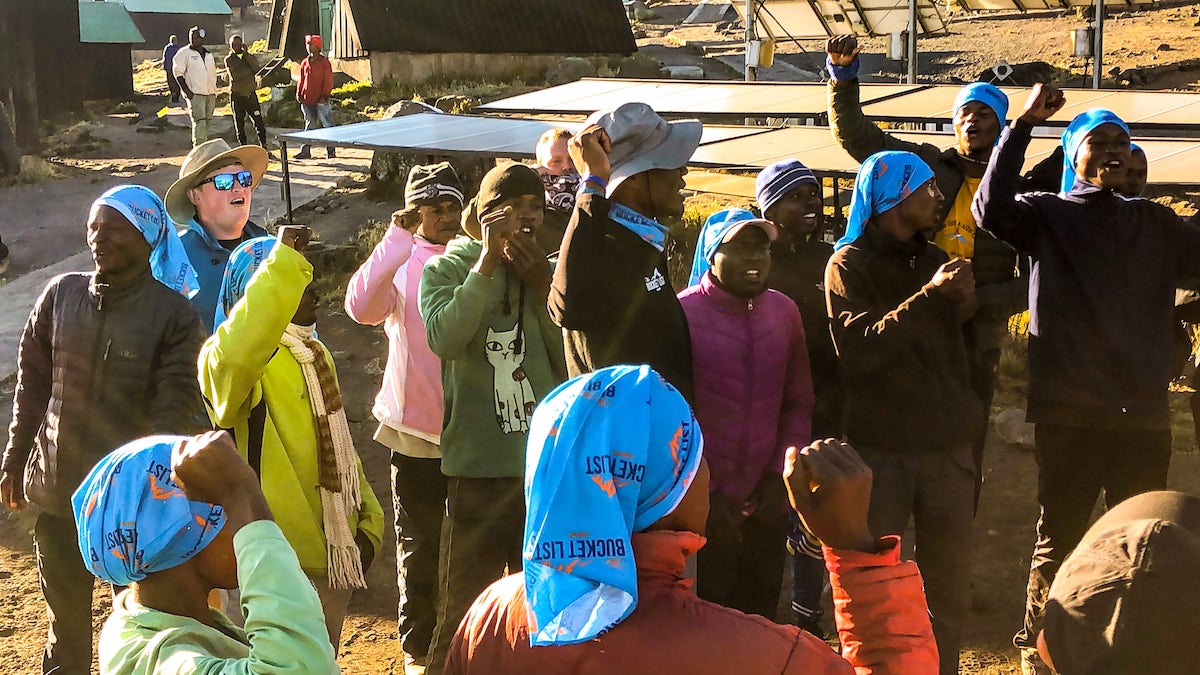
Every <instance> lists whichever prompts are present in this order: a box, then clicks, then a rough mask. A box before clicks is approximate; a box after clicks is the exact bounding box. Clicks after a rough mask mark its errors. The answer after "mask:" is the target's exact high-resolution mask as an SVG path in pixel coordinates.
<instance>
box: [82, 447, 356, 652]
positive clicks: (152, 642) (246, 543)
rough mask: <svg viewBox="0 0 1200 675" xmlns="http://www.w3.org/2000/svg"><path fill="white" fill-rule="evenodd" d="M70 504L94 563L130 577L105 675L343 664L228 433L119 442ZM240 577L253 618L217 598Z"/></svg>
mask: <svg viewBox="0 0 1200 675" xmlns="http://www.w3.org/2000/svg"><path fill="white" fill-rule="evenodd" d="M71 509H72V512H73V514H74V517H75V521H76V523H77V524H78V530H79V536H78V538H77V539H75V540H74V542H73V543H75V545H76V546H77V552H78V554H81V555H82V556H83V558H82V559H83V561H84V563H85V564H86V566H87V570H88V571H89V572H90V573H91V574H94V575H96V576H97V577H99V578H100V579H101V580H102V581H107V582H108V583H110V584H112V585H113V587H114V588H125V587H127V588H125V590H122V591H121V592H120V593H119V594H118V595H117V596H116V597H115V598H113V611H112V614H110V615H109V617H108V619H107V620H106V621H105V622H104V629H103V630H102V631H101V633H100V642H99V652H100V673H101V675H151V674H153V673H165V672H171V673H179V674H181V675H182V674H185V673H217V672H220V673H251V672H261V670H260V669H259V666H260V665H261V664H267V663H269V664H272V666H273V668H275V669H277V670H281V671H290V672H305V673H334V672H337V663H336V661H335V660H334V654H333V648H332V646H331V645H330V644H329V640H328V639H327V636H326V634H325V624H324V622H323V621H322V620H321V602H320V599H319V598H318V597H317V592H316V590H315V589H313V587H312V584H310V583H309V582H308V579H307V578H306V577H305V576H304V572H303V570H301V569H300V562H299V561H298V560H297V559H296V554H295V553H294V552H293V551H292V547H291V546H290V545H289V544H288V542H287V539H285V538H284V536H283V532H282V531H280V529H279V526H278V525H276V524H275V521H274V519H273V517H272V514H271V509H270V507H268V506H267V500H266V498H265V497H264V496H263V493H262V489H261V488H260V487H259V483H258V476H257V475H256V474H255V473H254V471H253V470H252V469H251V468H250V466H249V465H248V464H247V463H246V460H244V459H242V457H240V456H239V455H238V453H237V446H235V445H234V443H233V440H232V439H231V438H230V436H229V434H228V433H226V432H223V431H210V432H208V433H205V434H203V435H200V436H195V437H189V436H173V435H172V436H148V437H146V438H141V439H138V440H135V441H132V442H130V443H128V444H126V445H124V446H122V447H120V448H117V449H116V450H114V451H113V452H111V453H109V454H108V455H107V456H105V457H104V459H102V460H101V461H100V463H99V464H97V465H96V466H95V468H93V469H92V470H91V471H90V472H89V473H88V475H87V477H86V478H84V480H83V483H81V484H80V486H79V489H78V490H76V491H75V494H74V495H73V496H72V497H71ZM239 587H240V588H241V592H242V600H243V606H242V609H243V610H244V611H245V614H246V622H245V628H244V629H243V628H239V627H238V626H236V625H234V624H233V623H232V622H231V621H230V620H229V618H228V617H226V616H225V615H224V614H222V613H220V612H219V611H216V610H213V609H210V608H209V605H208V595H209V593H210V592H211V591H212V590H214V589H218V588H223V589H230V588H239ZM89 588H90V586H89ZM90 637H91V633H90V631H89V633H88V638H89V639H90ZM71 672H82V673H86V672H88V668H86V667H85V668H84V669H83V670H80V671H71Z"/></svg>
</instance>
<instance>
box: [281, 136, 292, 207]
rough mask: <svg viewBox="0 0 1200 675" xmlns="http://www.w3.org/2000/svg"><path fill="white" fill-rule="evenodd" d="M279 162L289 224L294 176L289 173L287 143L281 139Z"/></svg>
mask: <svg viewBox="0 0 1200 675" xmlns="http://www.w3.org/2000/svg"><path fill="white" fill-rule="evenodd" d="M279 162H280V164H282V165H283V185H282V186H281V187H282V189H283V203H284V204H286V205H287V222H288V223H289V224H290V223H291V222H292V174H291V172H290V171H288V149H287V141H285V140H283V139H282V138H281V139H279Z"/></svg>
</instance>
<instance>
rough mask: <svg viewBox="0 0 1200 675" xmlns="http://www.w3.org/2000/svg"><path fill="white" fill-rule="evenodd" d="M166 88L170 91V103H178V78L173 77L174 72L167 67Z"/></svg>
mask: <svg viewBox="0 0 1200 675" xmlns="http://www.w3.org/2000/svg"><path fill="white" fill-rule="evenodd" d="M167 90H168V91H170V92H171V103H179V95H180V93H182V92H180V90H179V80H176V79H175V74H174V73H172V72H171V70H170V69H167Z"/></svg>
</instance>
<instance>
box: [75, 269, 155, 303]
mask: <svg viewBox="0 0 1200 675" xmlns="http://www.w3.org/2000/svg"><path fill="white" fill-rule="evenodd" d="M150 279H154V277H153V276H151V275H150V265H148V264H147V265H146V269H144V270H142V271H141V272H140V273H139V274H138V275H137V276H135V277H133V278H132V279H130V280H129V281H126V282H125V283H122V284H120V285H115V284H110V283H108V282H106V281H104V280H102V279H100V277H99V275H98V274H97V273H96V272H92V278H91V281H89V282H88V292H89V293H90V294H91V295H92V298H93V299H94V300H96V301H97V302H99V301H102V300H110V301H111V300H113V299H116V298H119V297H121V296H123V295H126V294H128V293H130V292H131V291H133V289H135V288H138V287H139V286H141V285H142V284H144V283H146V281H147V280H150ZM156 281H157V280H156Z"/></svg>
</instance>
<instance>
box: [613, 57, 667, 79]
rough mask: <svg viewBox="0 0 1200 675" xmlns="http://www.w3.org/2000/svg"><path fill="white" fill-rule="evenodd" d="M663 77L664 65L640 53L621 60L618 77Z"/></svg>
mask: <svg viewBox="0 0 1200 675" xmlns="http://www.w3.org/2000/svg"><path fill="white" fill-rule="evenodd" d="M662 76H663V67H662V64H661V63H659V62H658V60H657V59H653V58H651V57H649V56H646V55H645V54H643V53H641V52H638V53H636V54H634V55H633V56H629V57H626V58H624V59H622V60H621V62H620V65H618V66H617V77H630V78H656V77H662Z"/></svg>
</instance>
